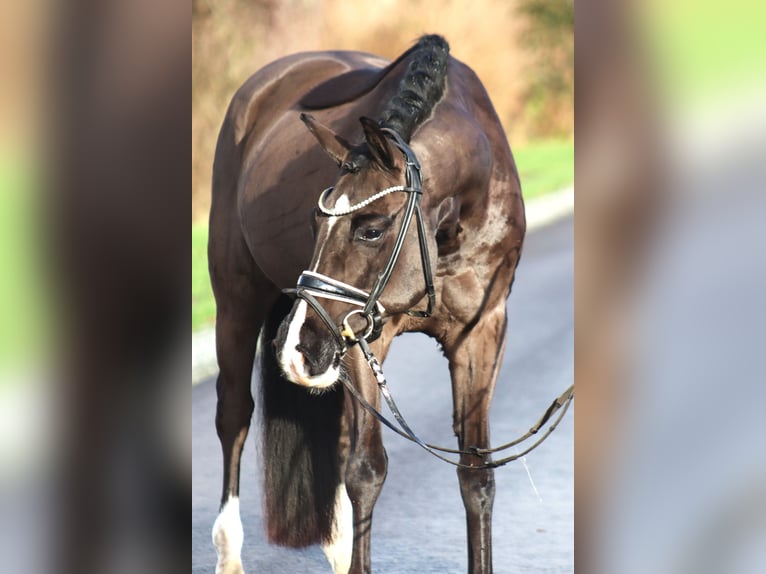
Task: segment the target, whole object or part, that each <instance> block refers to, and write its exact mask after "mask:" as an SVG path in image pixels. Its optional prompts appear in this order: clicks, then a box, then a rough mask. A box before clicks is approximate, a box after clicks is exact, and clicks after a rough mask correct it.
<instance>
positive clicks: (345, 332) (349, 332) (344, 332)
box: [340, 309, 375, 345]
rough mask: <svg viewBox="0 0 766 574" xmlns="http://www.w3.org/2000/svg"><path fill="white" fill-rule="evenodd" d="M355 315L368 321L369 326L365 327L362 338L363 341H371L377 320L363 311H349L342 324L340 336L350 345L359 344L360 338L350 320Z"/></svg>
mask: <svg viewBox="0 0 766 574" xmlns="http://www.w3.org/2000/svg"><path fill="white" fill-rule="evenodd" d="M353 315H361V316H362V317H364V320H365V321H367V326H366V327H365V330H364V334H363V335H362V336H361V338H362V339H369V337H370V336H371V335H372V333H373V331H374V330H375V319H373V317H372V316H371V315H370V314H368V313H365V312H364V311H363V310H362V309H354V310H352V311H349V312H348V313H347V314H346V316H345V317H344V318H343V321H342V322H341V327H342V329H341V331H340V336H341V337H343V339H344V340H346V341H347V342H348V343H349V344H350V345H353V344H355V343H358V342H359V337H358V336H357V334H356V332H355V331H354V329H353V328H352V327H351V324H350V323H349V319H350V318H351V317H352V316H353Z"/></svg>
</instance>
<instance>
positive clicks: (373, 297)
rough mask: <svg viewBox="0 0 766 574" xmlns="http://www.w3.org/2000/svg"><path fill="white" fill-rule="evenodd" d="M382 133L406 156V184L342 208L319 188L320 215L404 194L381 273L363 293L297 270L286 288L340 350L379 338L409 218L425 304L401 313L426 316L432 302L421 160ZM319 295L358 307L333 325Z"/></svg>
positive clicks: (399, 141) (394, 135) (351, 210)
mask: <svg viewBox="0 0 766 574" xmlns="http://www.w3.org/2000/svg"><path fill="white" fill-rule="evenodd" d="M383 131H384V132H386V135H387V136H388V137H389V138H390V139H391V141H392V143H393V144H394V145H395V146H396V147H397V148H399V150H400V151H401V152H402V154H404V157H405V161H406V168H407V169H406V185H395V186H393V187H389V188H386V189H384V190H382V191H380V192H378V193H376V194H374V195H372V196H371V197H369V198H367V199H365V200H363V201H361V202H359V203H357V204H355V205H352V206H350V207H348V208H345V209H333V208H329V207H327V206H326V205H325V199H326V198H327V196H328V195H329V194H330V193H331V192H332V190H333V188H332V187H328V188H327V189H325V190H324V191H323V192H322V195H320V196H319V201H318V208H319V212H320V213H321V214H322V215H324V216H327V217H340V216H344V215H349V214H351V213H354V212H356V211H358V210H360V209H362V208H364V207H367V206H368V205H370V204H371V203H373V202H374V201H377V200H378V199H380V198H382V197H385V196H386V195H388V194H390V193H395V192H403V193H407V194H408V196H407V204H406V206H405V208H404V216H403V217H402V223H401V226H400V227H399V233H398V235H397V236H396V241H395V242H394V248H393V250H392V251H391V255H390V256H389V258H388V262H387V263H386V266H385V267H384V268H383V270H382V271H381V272H380V273H378V276H377V278H376V280H375V284H374V285H373V287H372V289H371V290H370V291H369V293H368V292H367V291H363V290H362V289H359V288H357V287H354V286H353V285H349V284H348V283H344V282H343V281H339V280H338V279H333V278H332V277H328V276H327V275H323V274H321V273H317V272H315V271H308V270H307V271H304V272H303V273H301V275H300V277H298V284H297V286H296V288H295V289H286V290H285V291H286V292H289V293H294V294H295V295H296V296H297V297H299V298H300V299H303V300H304V301H306V303H307V304H308V305H310V306H311V308H312V309H314V311H315V312H316V314H317V315H318V316H319V318H320V319H321V320H322V322H323V323H324V324H325V325H326V326H327V328H328V329H329V330H330V332H331V333H332V334H333V336H334V337H335V340H336V342H337V345H338V350H339V352H340V354H343V353H345V352H346V350H347V348H348V345H349V344H353V343H356V342H357V341H358V340H359V339H363V340H364V341H365V342H372V341H374V340H375V339H377V338H378V337H380V333H381V331H382V330H383V313H385V308H384V307H383V305H382V304H381V303H380V297H381V295H382V294H383V290H384V289H385V288H386V285H387V284H388V281H389V279H391V274H392V273H393V271H394V267H395V266H396V262H397V261H398V260H399V255H400V253H401V250H402V245H403V244H404V239H405V237H406V235H407V230H408V229H409V227H410V223H411V222H412V218H413V216H414V217H415V220H416V221H417V228H418V243H419V244H420V260H421V264H422V267H423V279H424V281H425V287H426V295H427V296H428V304H427V307H426V310H425V311H417V310H412V309H409V310H407V311H405V313H407V314H408V315H410V316H413V317H430V316H431V313H432V312H433V308H434V305H435V302H436V294H435V290H434V282H433V272H432V270H431V258H430V256H429V254H428V242H427V237H426V228H425V224H424V222H423V212H422V210H421V208H420V201H421V199H422V196H423V187H422V179H421V173H420V162H418V159H417V157H416V156H415V152H413V151H412V149H411V148H410V146H408V145H407V144H406V143H405V142H404V140H403V139H402V138H401V136H400V135H399V134H398V133H396V132H395V131H394V130H391V129H388V128H383ZM319 299H329V300H333V301H342V302H344V303H349V304H351V305H354V306H356V307H359V308H358V309H353V310H352V311H350V312H349V313H347V314H346V316H345V318H344V319H343V321H341V324H340V325H337V324H336V323H335V321H334V320H333V319H332V317H331V316H330V314H329V313H328V312H327V311H326V310H325V309H324V307H323V306H322V304H321V303H320V302H319ZM355 315H359V316H360V317H362V318H363V319H364V320H365V321H366V325H365V327H364V329H363V330H360V332H359V333H356V332H354V330H353V329H352V328H351V326H350V319H351V317H353V316H355Z"/></svg>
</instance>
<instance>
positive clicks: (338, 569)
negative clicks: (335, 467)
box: [322, 483, 354, 574]
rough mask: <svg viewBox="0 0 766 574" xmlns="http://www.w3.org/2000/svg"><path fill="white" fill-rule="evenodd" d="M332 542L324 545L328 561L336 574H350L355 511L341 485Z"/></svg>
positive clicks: (343, 485) (336, 501) (344, 488)
mask: <svg viewBox="0 0 766 574" xmlns="http://www.w3.org/2000/svg"><path fill="white" fill-rule="evenodd" d="M332 532H333V536H332V541H330V542H329V543H327V544H322V550H324V554H325V556H327V560H328V561H329V562H330V565H331V566H332V570H333V572H334V573H335V574H348V571H349V570H350V569H351V553H352V552H353V549H354V511H353V509H352V508H351V500H350V499H349V497H348V494H346V485H345V484H343V483H341V484H340V485H339V486H338V491H337V492H336V494H335V517H334V518H333V524H332Z"/></svg>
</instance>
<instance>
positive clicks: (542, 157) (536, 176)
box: [513, 139, 574, 200]
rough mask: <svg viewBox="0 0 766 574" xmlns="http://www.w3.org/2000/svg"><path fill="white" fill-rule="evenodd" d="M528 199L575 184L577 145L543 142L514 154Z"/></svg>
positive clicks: (518, 149) (530, 144) (527, 146)
mask: <svg viewBox="0 0 766 574" xmlns="http://www.w3.org/2000/svg"><path fill="white" fill-rule="evenodd" d="M513 157H514V158H515V160H516V167H517V168H518V170H519V177H520V178H521V190H522V193H523V195H524V199H526V200H528V199H531V198H533V197H535V196H538V195H542V194H544V193H549V192H551V191H556V190H558V189H561V188H562V187H565V186H567V185H571V184H572V182H573V181H574V141H573V140H571V139H569V140H543V141H537V142H532V143H529V144H527V145H525V146H521V147H519V148H517V149H514V151H513Z"/></svg>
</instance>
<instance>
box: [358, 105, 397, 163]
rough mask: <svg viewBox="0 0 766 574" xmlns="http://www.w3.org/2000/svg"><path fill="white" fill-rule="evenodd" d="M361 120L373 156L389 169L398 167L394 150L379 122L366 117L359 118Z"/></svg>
mask: <svg viewBox="0 0 766 574" xmlns="http://www.w3.org/2000/svg"><path fill="white" fill-rule="evenodd" d="M359 121H360V122H361V123H362V129H363V130H364V138H365V139H366V140H367V146H368V147H369V148H370V153H372V157H373V158H374V159H375V161H376V162H378V164H380V165H381V166H383V167H384V168H386V169H387V170H392V169H394V168H395V167H396V162H395V161H394V150H393V148H392V147H391V142H390V141H389V140H388V138H387V137H386V134H385V133H384V132H383V130H381V129H380V126H379V125H378V122H376V121H375V120H372V119H370V118H366V117H361V118H359Z"/></svg>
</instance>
